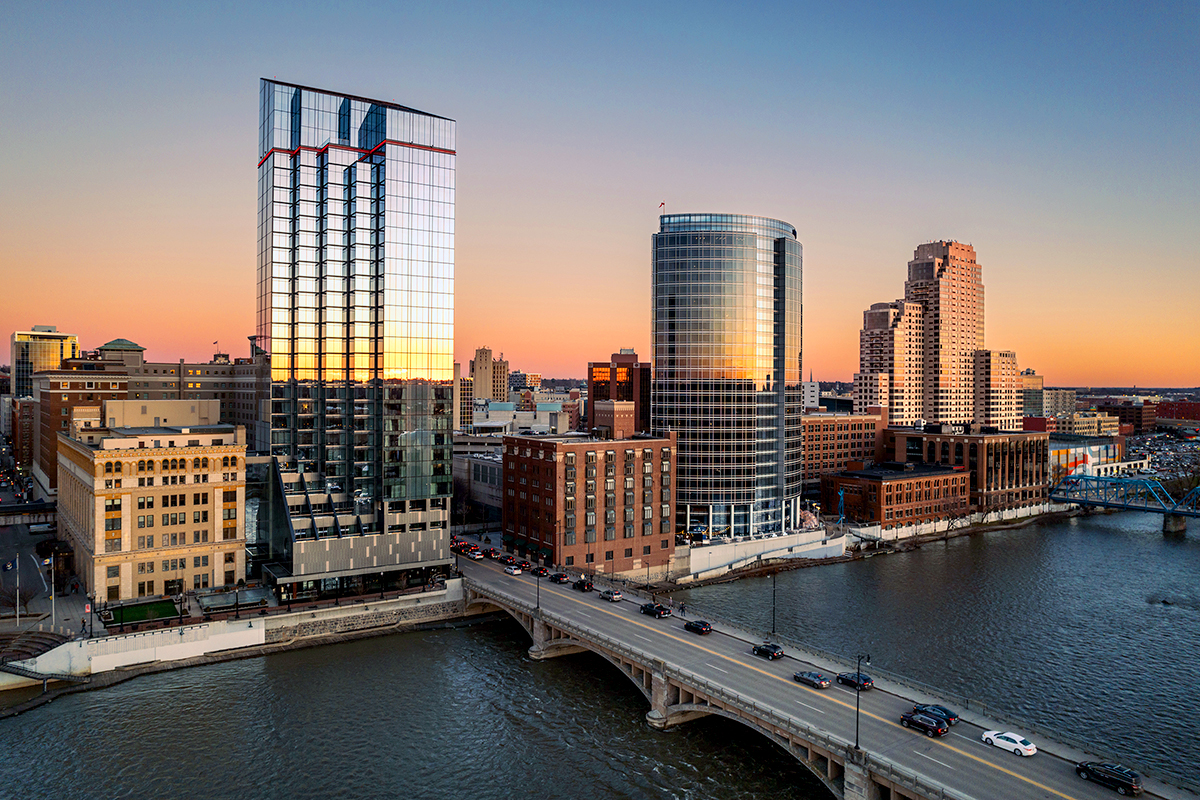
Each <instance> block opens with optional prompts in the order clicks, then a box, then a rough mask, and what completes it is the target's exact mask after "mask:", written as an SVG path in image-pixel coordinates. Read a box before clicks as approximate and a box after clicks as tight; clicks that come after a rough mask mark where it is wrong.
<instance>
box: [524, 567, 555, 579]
mask: <svg viewBox="0 0 1200 800" xmlns="http://www.w3.org/2000/svg"><path fill="white" fill-rule="evenodd" d="M529 574H530V575H532V576H533V577H535V578H544V577H546V576H547V575H549V574H550V570H548V569H546V568H545V567H534V568H533V569H531V570H529Z"/></svg>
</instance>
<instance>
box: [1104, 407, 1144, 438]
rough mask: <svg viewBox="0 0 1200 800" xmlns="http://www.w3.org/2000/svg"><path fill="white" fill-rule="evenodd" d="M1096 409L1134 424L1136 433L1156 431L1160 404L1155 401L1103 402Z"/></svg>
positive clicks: (1125, 423) (1126, 423)
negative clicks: (1141, 402)
mask: <svg viewBox="0 0 1200 800" xmlns="http://www.w3.org/2000/svg"><path fill="white" fill-rule="evenodd" d="M1096 410H1097V411H1099V412H1100V413H1101V414H1108V415H1109V416H1110V417H1116V418H1117V419H1119V420H1120V421H1121V423H1122V424H1124V425H1132V426H1133V432H1134V433H1154V428H1155V426H1157V425H1158V406H1157V405H1156V404H1155V403H1143V404H1137V403H1101V404H1100V405H1098V406H1096Z"/></svg>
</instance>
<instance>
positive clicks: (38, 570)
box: [17, 553, 50, 592]
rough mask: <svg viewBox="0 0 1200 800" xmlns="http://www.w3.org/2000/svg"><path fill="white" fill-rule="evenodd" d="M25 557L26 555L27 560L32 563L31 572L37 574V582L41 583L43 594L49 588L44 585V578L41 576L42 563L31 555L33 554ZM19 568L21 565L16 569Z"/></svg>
mask: <svg viewBox="0 0 1200 800" xmlns="http://www.w3.org/2000/svg"><path fill="white" fill-rule="evenodd" d="M26 555H28V556H29V560H30V561H32V562H33V571H34V572H36V573H37V576H38V580H39V581H41V582H42V591H43V592H48V591H50V587H49V586H47V585H46V579H45V577H43V576H42V562H40V561H38V560H37V558H36V557H35V556H34V555H33V553H26ZM20 568H21V565H20V564H17V569H20Z"/></svg>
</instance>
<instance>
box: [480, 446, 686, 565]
mask: <svg viewBox="0 0 1200 800" xmlns="http://www.w3.org/2000/svg"><path fill="white" fill-rule="evenodd" d="M674 475H675V433H673V432H672V433H671V434H670V435H669V436H666V437H660V438H652V437H642V436H638V437H634V438H629V439H596V438H592V437H588V436H528V437H527V436H509V437H505V440H504V531H503V541H504V544H505V546H506V547H507V548H512V549H514V550H516V551H517V552H518V553H520V554H521V555H523V556H525V557H526V558H529V559H531V560H535V559H536V560H539V561H542V562H543V563H546V564H556V565H558V566H561V567H568V568H574V569H581V570H586V571H589V572H607V573H611V574H623V573H631V574H639V575H640V574H646V573H647V572H649V573H650V574H661V573H662V572H663V571H665V570H667V569H668V568H669V566H670V563H671V559H672V558H673V557H674V555H675V523H674V515H673V511H674V505H675V479H674Z"/></svg>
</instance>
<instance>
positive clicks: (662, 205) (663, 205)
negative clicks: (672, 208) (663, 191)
mask: <svg viewBox="0 0 1200 800" xmlns="http://www.w3.org/2000/svg"><path fill="white" fill-rule="evenodd" d="M658 207H659V208H666V207H667V201H666V200H664V201H663V202H661V203H659V204H658Z"/></svg>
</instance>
